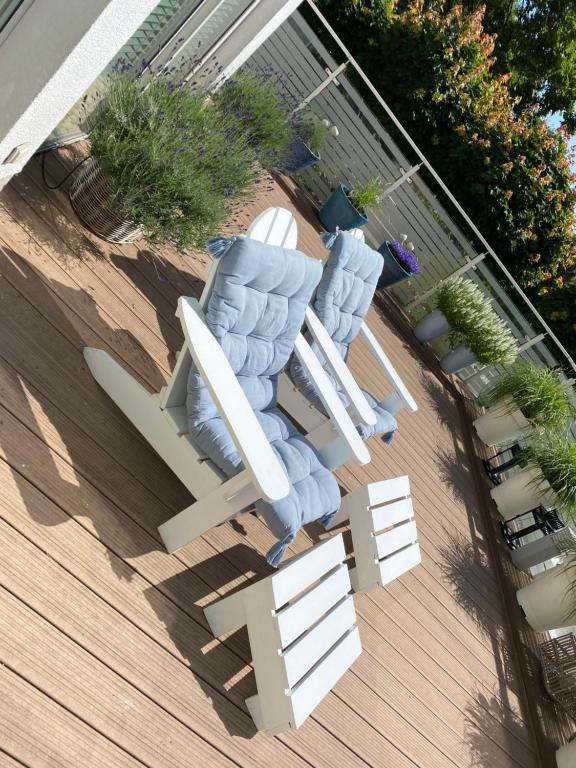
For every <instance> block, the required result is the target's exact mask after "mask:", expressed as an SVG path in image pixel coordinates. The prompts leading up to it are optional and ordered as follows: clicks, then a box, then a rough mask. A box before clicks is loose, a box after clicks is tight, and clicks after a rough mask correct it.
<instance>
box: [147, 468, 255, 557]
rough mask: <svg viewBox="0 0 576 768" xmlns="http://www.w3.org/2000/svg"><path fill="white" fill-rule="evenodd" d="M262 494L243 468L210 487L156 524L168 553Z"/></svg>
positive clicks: (250, 503)
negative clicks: (176, 512)
mask: <svg viewBox="0 0 576 768" xmlns="http://www.w3.org/2000/svg"><path fill="white" fill-rule="evenodd" d="M261 497H262V493H261V491H260V489H257V488H255V487H254V484H253V475H252V473H251V472H249V471H248V470H247V469H245V470H243V471H242V472H240V473H239V474H238V475H235V476H234V477H232V478H230V480H226V482H224V483H222V484H221V485H219V486H218V487H217V488H214V490H212V491H211V492H210V493H208V494H207V495H206V496H203V497H202V498H201V499H199V500H198V501H196V502H194V504H191V505H190V506H189V507H186V509H183V510H182V511H181V512H178V514H176V515H174V516H173V517H171V518H170V519H169V520H167V521H166V522H165V523H163V524H162V525H160V526H159V527H158V532H159V533H160V536H161V537H162V541H163V542H164V546H165V547H166V550H167V551H168V552H175V551H176V550H177V549H180V548H181V547H184V546H185V545H186V544H189V543H190V542H191V541H194V539H197V538H198V536H201V535H202V534H203V533H206V531H209V530H210V528H214V527H215V526H216V525H220V524H221V523H225V522H226V521H227V520H231V519H232V518H233V517H235V516H236V515H237V514H238V513H239V512H242V510H243V509H246V508H247V507H250V506H251V505H252V504H253V503H254V502H255V501H257V500H258V499H260V498H261Z"/></svg>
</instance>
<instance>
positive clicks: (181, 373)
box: [160, 344, 192, 408]
mask: <svg viewBox="0 0 576 768" xmlns="http://www.w3.org/2000/svg"><path fill="white" fill-rule="evenodd" d="M191 362H192V358H191V357H190V351H189V350H188V347H187V346H186V344H184V346H183V347H182V349H181V350H180V352H178V357H177V358H176V364H175V365H174V370H173V371H172V375H171V376H170V381H169V382H168V384H167V385H166V387H164V390H163V392H162V395H161V398H160V408H172V407H174V406H181V405H184V404H185V402H186V385H187V382H188V373H189V372H190V363H191Z"/></svg>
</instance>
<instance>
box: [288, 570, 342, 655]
mask: <svg viewBox="0 0 576 768" xmlns="http://www.w3.org/2000/svg"><path fill="white" fill-rule="evenodd" d="M349 591H350V578H349V576H348V569H347V568H346V566H345V565H344V564H341V565H340V566H339V567H338V568H337V569H336V570H335V571H334V572H333V573H331V574H330V575H328V576H326V577H325V578H324V579H323V580H322V581H320V582H319V583H318V584H317V585H316V586H315V587H314V589H311V590H310V591H309V592H306V594H305V595H303V596H302V597H301V598H300V599H299V600H298V601H296V602H295V603H290V604H289V605H287V606H285V607H284V608H282V609H281V610H280V611H278V613H277V616H276V618H277V620H278V632H279V633H280V640H281V642H282V647H283V648H286V647H287V646H289V645H290V643H293V642H294V640H296V638H298V637H300V635H302V634H303V633H304V632H305V631H306V629H307V628H308V627H311V626H312V625H313V624H314V623H315V622H316V621H318V619H320V618H321V616H322V614H323V613H325V612H326V611H327V610H329V609H330V608H331V607H332V606H333V605H336V604H337V603H338V602H340V601H341V600H342V598H343V597H344V596H345V595H346V594H347V593H348V592H349Z"/></svg>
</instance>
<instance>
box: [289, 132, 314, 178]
mask: <svg viewBox="0 0 576 768" xmlns="http://www.w3.org/2000/svg"><path fill="white" fill-rule="evenodd" d="M319 162H320V155H316V154H315V153H314V152H312V150H311V149H310V147H309V146H308V145H307V144H305V143H304V142H303V141H302V139H298V138H296V139H294V141H293V142H292V144H291V145H290V148H289V149H288V160H287V161H286V162H285V163H284V165H283V166H282V167H281V168H280V170H281V171H282V173H285V174H286V175H287V176H291V175H292V174H293V173H299V172H300V171H303V170H304V169H305V168H310V166H312V165H316V163H319Z"/></svg>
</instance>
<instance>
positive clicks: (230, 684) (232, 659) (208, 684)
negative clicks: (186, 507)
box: [147, 544, 272, 739]
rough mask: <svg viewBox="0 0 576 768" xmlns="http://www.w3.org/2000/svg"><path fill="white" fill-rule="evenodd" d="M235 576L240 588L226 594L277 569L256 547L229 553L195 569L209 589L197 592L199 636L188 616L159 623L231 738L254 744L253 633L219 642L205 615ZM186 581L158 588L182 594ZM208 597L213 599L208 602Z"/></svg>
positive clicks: (242, 547)
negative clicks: (251, 701)
mask: <svg viewBox="0 0 576 768" xmlns="http://www.w3.org/2000/svg"><path fill="white" fill-rule="evenodd" d="M231 570H232V571H234V573H235V578H233V582H232V583H234V587H233V588H231V589H228V590H227V591H226V594H232V593H233V592H236V591H238V590H241V589H243V588H245V587H246V586H247V584H248V583H249V581H248V580H247V579H249V580H250V581H252V580H257V579H259V578H262V577H263V576H266V575H268V574H269V573H270V572H271V570H272V569H271V568H270V566H269V565H268V564H267V562H266V560H265V558H264V557H263V556H262V555H259V554H258V552H256V551H255V550H254V549H253V548H252V547H249V546H247V545H245V544H236V545H234V546H232V547H229V548H228V549H226V550H225V551H224V552H220V553H217V554H215V555H214V556H212V557H209V558H207V559H206V560H204V561H203V562H201V563H199V564H198V565H196V566H194V567H192V568H190V569H189V571H190V573H191V574H192V575H193V576H194V578H195V579H196V580H197V582H198V583H199V584H200V583H201V584H203V585H204V587H205V590H204V594H201V593H200V592H199V591H198V590H197V591H196V593H195V595H194V596H193V598H194V602H195V605H194V613H195V619H196V621H197V623H198V624H200V625H201V627H199V628H198V631H196V632H190V631H189V623H190V622H189V617H187V616H186V615H185V614H183V613H178V614H176V613H174V612H173V613H172V614H171V618H170V619H169V620H167V619H166V616H165V615H163V614H162V613H160V614H159V619H160V620H161V621H162V623H163V624H164V625H165V627H166V631H167V633H168V635H169V636H170V638H171V639H172V642H173V643H174V645H175V646H176V647H177V648H178V651H179V653H180V655H181V656H182V658H183V659H185V660H186V661H187V662H188V664H189V668H190V670H191V672H192V673H193V674H194V676H195V678H196V680H197V681H198V683H199V685H200V687H201V689H202V691H203V692H204V694H205V695H206V697H207V698H209V699H210V700H211V702H212V706H213V708H214V710H215V712H216V714H217V715H218V717H219V718H220V720H221V722H222V724H223V725H224V727H225V728H226V730H227V732H228V734H229V735H230V736H240V737H241V738H244V739H251V738H253V737H254V736H255V735H256V734H257V730H256V727H255V726H254V723H253V722H252V720H251V718H250V716H249V714H248V709H247V707H246V705H245V699H246V698H248V697H249V696H252V695H254V694H255V693H256V681H255V678H254V673H253V670H252V668H251V666H250V661H251V652H250V645H249V642H248V632H247V630H246V627H241V628H239V629H238V630H236V631H235V632H233V633H231V634H230V635H228V636H227V637H226V638H225V639H224V640H220V639H217V638H213V636H212V633H211V630H210V628H209V626H208V623H207V622H206V619H205V618H204V614H203V611H202V609H203V608H204V607H205V606H206V605H208V604H210V603H211V602H213V601H214V599H217V596H216V595H215V594H214V593H215V592H216V591H217V590H221V589H222V588H224V587H229V586H230V584H231V580H230V572H231ZM183 579H184V574H178V575H176V576H174V577H172V578H170V579H168V580H166V581H164V582H162V583H160V584H158V585H157V588H158V589H159V590H161V591H162V592H167V593H173V592H181V587H180V586H179V585H178V583H177V582H179V581H182V580H183ZM148 593H149V596H150V598H151V601H153V600H155V597H156V590H155V589H151V590H148ZM147 596H148V595H147ZM208 596H211V599H206V598H207V597H208ZM191 597H192V596H191ZM200 605H201V606H202V607H200Z"/></svg>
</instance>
